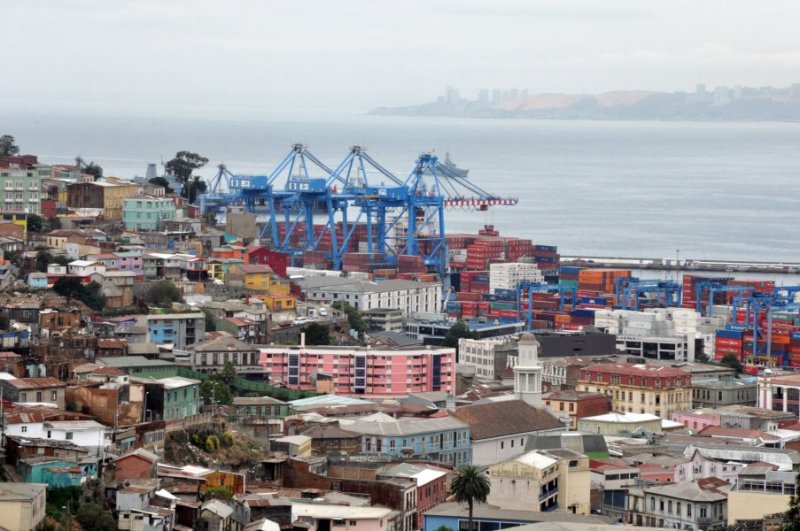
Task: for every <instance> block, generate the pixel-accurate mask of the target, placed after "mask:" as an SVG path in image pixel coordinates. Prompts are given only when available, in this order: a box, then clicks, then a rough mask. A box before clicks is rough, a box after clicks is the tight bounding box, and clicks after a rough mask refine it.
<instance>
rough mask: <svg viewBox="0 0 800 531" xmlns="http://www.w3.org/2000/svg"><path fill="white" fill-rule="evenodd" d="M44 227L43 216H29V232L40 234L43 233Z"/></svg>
mask: <svg viewBox="0 0 800 531" xmlns="http://www.w3.org/2000/svg"><path fill="white" fill-rule="evenodd" d="M43 225H44V219H42V216H37V215H36V214H28V231H30V232H35V233H37V234H38V233H40V232H42V226H43Z"/></svg>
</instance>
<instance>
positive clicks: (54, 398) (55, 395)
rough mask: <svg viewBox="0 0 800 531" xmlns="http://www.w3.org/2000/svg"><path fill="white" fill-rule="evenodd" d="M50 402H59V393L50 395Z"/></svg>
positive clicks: (55, 392) (54, 392)
mask: <svg viewBox="0 0 800 531" xmlns="http://www.w3.org/2000/svg"><path fill="white" fill-rule="evenodd" d="M50 400H52V401H53V402H55V401H56V400H58V391H53V392H52V393H51V395H50Z"/></svg>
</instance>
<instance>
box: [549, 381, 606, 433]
mask: <svg viewBox="0 0 800 531" xmlns="http://www.w3.org/2000/svg"><path fill="white" fill-rule="evenodd" d="M542 402H543V403H544V406H545V407H546V408H547V409H549V410H550V411H551V412H552V413H553V414H554V415H557V416H558V417H559V418H563V417H569V420H570V423H569V427H570V429H571V430H576V429H578V419H580V418H583V417H592V416H595V415H603V414H605V413H608V412H609V411H610V409H611V402H610V401H609V399H608V396H606V395H604V394H603V393H587V392H580V391H550V392H549V393H545V394H544V395H543V396H542Z"/></svg>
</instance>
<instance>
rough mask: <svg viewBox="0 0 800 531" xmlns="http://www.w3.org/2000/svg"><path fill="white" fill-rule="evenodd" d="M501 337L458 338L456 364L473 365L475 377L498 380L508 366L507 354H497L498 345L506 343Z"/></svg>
mask: <svg viewBox="0 0 800 531" xmlns="http://www.w3.org/2000/svg"><path fill="white" fill-rule="evenodd" d="M507 344H508V341H506V340H505V339H502V338H492V339H465V338H461V339H459V340H458V356H459V359H458V364H459V366H464V367H473V368H474V369H475V376H476V377H477V378H481V379H486V380H499V379H500V378H501V375H502V374H503V371H504V370H505V369H506V367H507V366H508V356H498V355H497V354H498V353H497V350H498V347H502V346H503V345H507Z"/></svg>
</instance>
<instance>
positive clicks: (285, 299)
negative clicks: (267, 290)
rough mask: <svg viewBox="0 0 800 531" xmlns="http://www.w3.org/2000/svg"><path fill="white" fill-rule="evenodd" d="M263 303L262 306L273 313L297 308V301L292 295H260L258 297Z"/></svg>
mask: <svg viewBox="0 0 800 531" xmlns="http://www.w3.org/2000/svg"><path fill="white" fill-rule="evenodd" d="M258 298H259V299H261V300H263V301H264V304H265V305H266V306H267V308H268V309H269V310H272V311H273V312H281V311H283V310H294V309H295V308H296V307H297V299H296V298H295V296H294V295H272V294H268V295H261V296H259V297H258Z"/></svg>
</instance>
